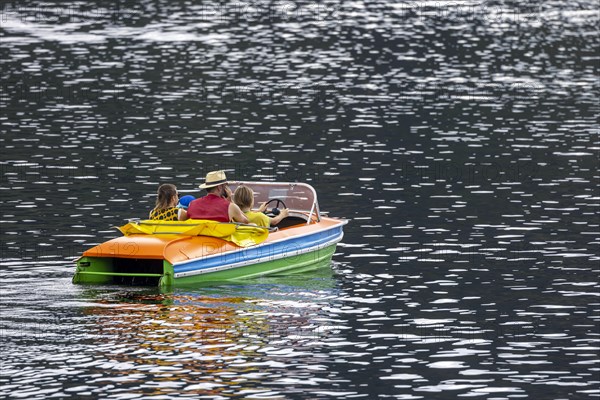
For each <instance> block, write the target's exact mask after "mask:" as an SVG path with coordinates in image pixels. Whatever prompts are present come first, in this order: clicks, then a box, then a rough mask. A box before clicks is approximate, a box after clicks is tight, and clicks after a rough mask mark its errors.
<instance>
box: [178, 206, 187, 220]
mask: <svg viewBox="0 0 600 400" xmlns="http://www.w3.org/2000/svg"><path fill="white" fill-rule="evenodd" d="M177 219H178V220H179V221H185V220H186V219H188V215H187V211H186V210H184V209H183V208H180V209H179V211H178V212H177Z"/></svg>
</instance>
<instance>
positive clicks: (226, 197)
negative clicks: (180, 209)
mask: <svg viewBox="0 0 600 400" xmlns="http://www.w3.org/2000/svg"><path fill="white" fill-rule="evenodd" d="M200 189H206V191H207V192H208V194H207V195H206V196H204V197H201V198H199V199H196V200H194V201H192V202H191V203H190V205H189V206H188V209H187V218H193V219H208V220H211V221H219V222H230V221H234V222H242V223H244V224H247V223H248V218H247V217H246V215H244V213H243V212H242V210H240V208H239V207H238V206H237V205H236V204H235V203H233V202H232V201H231V189H229V186H227V177H226V176H225V172H224V171H211V172H209V173H208V174H206V179H205V181H204V183H203V184H202V185H200ZM187 218H186V219H187Z"/></svg>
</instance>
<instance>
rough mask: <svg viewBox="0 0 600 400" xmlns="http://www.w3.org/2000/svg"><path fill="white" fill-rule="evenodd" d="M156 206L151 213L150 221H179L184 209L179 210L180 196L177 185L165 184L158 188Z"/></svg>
mask: <svg viewBox="0 0 600 400" xmlns="http://www.w3.org/2000/svg"><path fill="white" fill-rule="evenodd" d="M156 194H157V197H156V205H155V206H154V208H153V209H152V211H150V219H154V220H160V221H177V220H179V214H180V211H182V209H180V208H177V202H178V201H179V199H178V194H177V188H176V187H175V185H171V184H170V183H165V184H164V185H160V186H159V187H158V191H157V193H156Z"/></svg>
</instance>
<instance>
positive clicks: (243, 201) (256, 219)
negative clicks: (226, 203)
mask: <svg viewBox="0 0 600 400" xmlns="http://www.w3.org/2000/svg"><path fill="white" fill-rule="evenodd" d="M233 202H234V203H235V204H237V205H238V207H240V209H241V210H242V212H243V213H244V214H246V217H248V221H249V223H251V224H256V225H258V226H264V227H269V226H271V225H277V224H278V223H279V222H280V221H281V220H282V219H284V218H285V217H287V216H288V215H289V210H288V209H287V208H284V209H283V210H281V212H280V213H279V215H278V216H276V217H273V218H269V216H267V215H265V214H263V211H265V210H266V209H267V205H266V204H265V203H262V204H261V205H260V207H259V208H258V211H251V210H252V207H254V191H252V189H250V188H249V187H248V186H238V188H237V189H235V192H234V193H233Z"/></svg>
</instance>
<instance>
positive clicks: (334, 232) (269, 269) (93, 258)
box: [73, 217, 347, 286]
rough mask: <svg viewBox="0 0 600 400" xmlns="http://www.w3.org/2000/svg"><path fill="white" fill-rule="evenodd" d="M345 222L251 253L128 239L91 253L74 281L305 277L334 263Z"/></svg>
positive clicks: (216, 242)
mask: <svg viewBox="0 0 600 400" xmlns="http://www.w3.org/2000/svg"><path fill="white" fill-rule="evenodd" d="M346 223H347V221H345V220H338V219H333V218H325V217H324V218H320V219H319V220H318V221H316V220H315V221H311V222H310V223H307V224H299V225H297V226H291V227H288V228H285V229H282V230H280V231H277V232H272V233H270V234H269V236H268V238H267V239H266V240H265V241H264V242H263V243H261V244H259V245H255V246H250V247H246V248H241V247H239V246H236V245H235V244H233V243H231V242H228V241H226V240H223V239H222V238H218V237H208V236H185V237H182V236H180V235H173V234H159V235H135V234H133V235H129V236H123V237H119V238H116V239H113V240H109V241H108V242H105V243H102V244H100V245H98V246H95V247H93V248H91V249H89V250H88V251H86V252H85V253H84V254H83V256H82V257H81V258H80V259H79V260H78V262H77V271H76V273H75V276H74V278H73V282H74V283H91V284H120V283H122V284H147V285H156V284H157V285H159V286H172V285H185V284H192V283H198V282H220V281H231V280H244V279H252V278H256V277H260V276H266V275H280V274H291V273H303V272H306V271H310V270H314V269H316V268H319V267H321V266H323V265H328V264H329V263H330V261H331V257H332V255H333V253H334V252H335V248H336V244H337V243H338V242H339V241H340V240H341V239H342V237H343V226H344V225H345V224H346Z"/></svg>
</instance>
